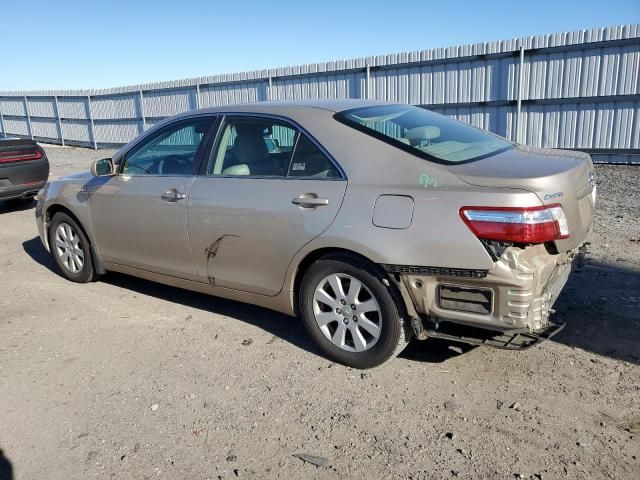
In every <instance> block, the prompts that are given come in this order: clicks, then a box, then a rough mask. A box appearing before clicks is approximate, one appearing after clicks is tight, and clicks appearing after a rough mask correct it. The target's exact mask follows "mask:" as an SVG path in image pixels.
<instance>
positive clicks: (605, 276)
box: [553, 261, 640, 364]
mask: <svg viewBox="0 0 640 480" xmlns="http://www.w3.org/2000/svg"><path fill="white" fill-rule="evenodd" d="M554 308H555V309H556V313H555V315H554V317H553V318H554V319H556V320H559V321H563V322H566V324H567V326H566V327H565V328H564V330H562V332H560V333H559V334H557V335H556V336H555V337H553V341H555V342H558V343H563V344H565V345H568V346H570V347H576V348H581V349H583V350H588V351H591V352H593V353H597V354H599V355H604V356H607V357H611V358H615V359H619V360H625V361H627V362H632V363H636V364H638V363H640V344H639V343H638V340H639V339H640V268H638V267H635V268H632V267H631V266H629V267H627V266H624V265H621V264H607V263H602V262H596V261H588V262H587V264H586V265H585V266H584V267H583V268H582V269H581V271H576V272H573V274H572V275H571V277H570V278H569V281H568V282H567V285H566V286H565V288H564V290H563V291H562V293H561V295H560V297H559V298H558V301H557V302H556V304H555V306H554Z"/></svg>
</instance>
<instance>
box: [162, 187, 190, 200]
mask: <svg viewBox="0 0 640 480" xmlns="http://www.w3.org/2000/svg"><path fill="white" fill-rule="evenodd" d="M160 198H161V199H163V200H164V201H166V202H177V201H178V200H184V199H185V198H187V196H186V195H185V194H184V193H180V192H178V191H177V190H175V189H171V190H167V191H166V192H164V193H163V194H162V195H160Z"/></svg>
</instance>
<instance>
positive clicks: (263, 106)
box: [189, 98, 387, 115]
mask: <svg viewBox="0 0 640 480" xmlns="http://www.w3.org/2000/svg"><path fill="white" fill-rule="evenodd" d="M383 104H387V103H386V102H381V101H377V100H361V99H352V98H341V99H334V100H289V101H268V102H254V103H243V104H238V105H225V106H221V107H212V108H203V109H200V110H196V111H195V112H198V113H216V112H250V113H271V114H274V115H286V114H288V113H291V112H292V111H300V110H311V109H319V110H326V111H328V112H332V113H337V112H341V111H343V110H349V109H351V108H358V107H366V106H370V105H383ZM195 112H194V111H193V110H192V111H190V112H189V113H191V114H193V113H195Z"/></svg>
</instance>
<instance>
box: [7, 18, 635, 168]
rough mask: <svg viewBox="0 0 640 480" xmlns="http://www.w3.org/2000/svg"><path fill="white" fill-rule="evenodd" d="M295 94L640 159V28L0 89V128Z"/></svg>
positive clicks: (94, 135) (51, 137) (97, 122)
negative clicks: (413, 107)
mask: <svg viewBox="0 0 640 480" xmlns="http://www.w3.org/2000/svg"><path fill="white" fill-rule="evenodd" d="M303 98H368V99H379V100H386V101H389V102H403V103H413V104H417V105H423V106H426V107H428V108H430V109H432V110H435V111H438V112H440V113H444V114H446V115H450V116H452V117H454V118H457V119H459V120H462V121H465V122H468V123H471V124H473V125H476V126H478V127H481V128H485V129H488V130H490V131H492V132H495V133H497V134H499V135H503V136H505V137H507V138H509V139H512V140H516V141H518V142H520V143H526V144H528V145H533V146H543V147H551V148H569V149H577V150H584V151H587V152H589V153H592V154H593V156H594V160H596V161H604V162H624V163H629V162H634V163H635V162H638V163H640V25H639V24H634V25H623V26H615V27H607V28H601V29H592V30H580V31H575V32H565V33H557V34H551V35H541V36H536V37H523V38H517V39H512V40H503V41H498V42H488V43H478V44H475V45H463V46H457V47H449V48H437V49H432V50H423V51H419V52H409V53H397V54H390V55H381V56H377V57H367V58H358V59H352V60H341V61H335V62H327V63H319V64H313V65H303V66H298V67H286V68H276V69H269V70H261V71H255V72H245V73H237V74H229V75H217V76H210V77H201V78H196V79H189V80H179V81H172V82H160V83H153V84H147V85H140V86H134V87H119V88H110V89H101V90H78V91H37V92H0V131H3V132H6V133H7V134H10V135H14V136H23V137H32V138H35V139H36V140H38V141H42V142H49V143H59V144H62V145H65V144H66V145H80V146H91V147H94V148H99V147H112V146H117V145H121V144H124V143H126V142H128V141H129V140H131V139H132V138H134V137H135V136H136V135H138V134H139V133H140V132H142V131H143V130H144V129H145V128H147V127H149V126H150V125H152V124H153V123H155V122H158V121H160V120H161V119H163V118H165V117H167V116H171V115H174V114H176V113H179V112H183V111H186V110H191V109H195V108H204V107H210V106H218V105H228V104H235V103H245V102H256V101H261V100H291V99H303Z"/></svg>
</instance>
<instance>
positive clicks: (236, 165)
mask: <svg viewBox="0 0 640 480" xmlns="http://www.w3.org/2000/svg"><path fill="white" fill-rule="evenodd" d="M346 185H347V182H346V178H345V177H344V174H342V173H341V170H340V169H339V167H338V166H337V165H336V164H335V163H334V162H333V161H332V160H331V159H330V157H329V156H328V155H327V154H326V152H325V151H324V150H323V149H322V148H321V147H320V146H319V145H318V144H317V143H316V142H315V141H313V140H312V139H311V138H310V137H309V136H308V135H307V134H306V133H303V132H301V131H300V130H299V129H298V128H297V127H296V126H294V125H293V124H291V123H289V122H287V121H285V120H283V119H276V118H271V117H266V116H252V115H247V116H241V115H232V116H226V117H225V119H224V121H223V123H222V125H221V127H220V129H219V133H218V139H217V140H216V145H215V146H214V149H213V150H212V152H211V155H210V159H209V162H208V163H207V166H206V169H204V170H203V171H202V175H199V176H198V177H197V178H196V179H195V181H194V183H193V185H192V187H191V193H190V196H189V220H188V224H189V238H190V241H191V245H192V248H193V252H194V255H195V259H196V264H197V268H198V276H199V277H200V279H201V281H203V282H208V283H210V284H212V285H216V286H220V287H226V288H232V289H237V290H243V291H247V292H252V293H258V294H263V295H270V296H273V295H276V294H277V293H278V292H279V291H280V290H281V289H282V285H283V284H284V278H285V274H286V271H287V267H288V266H289V263H290V262H291V260H292V258H293V256H294V255H295V254H296V252H297V251H298V250H300V248H302V247H303V246H304V245H305V244H306V243H308V242H310V241H311V240H312V239H313V238H315V237H316V236H318V235H320V234H321V233H322V232H323V231H324V230H325V229H326V228H327V227H328V226H329V225H330V224H331V222H332V221H333V219H334V218H335V216H336V214H337V213H338V210H339V209H340V205H341V203H342V199H343V197H344V193H345V188H346Z"/></svg>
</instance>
